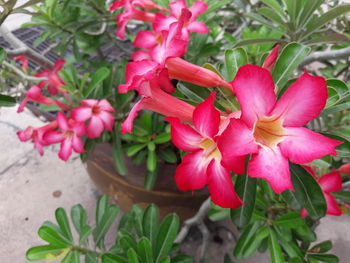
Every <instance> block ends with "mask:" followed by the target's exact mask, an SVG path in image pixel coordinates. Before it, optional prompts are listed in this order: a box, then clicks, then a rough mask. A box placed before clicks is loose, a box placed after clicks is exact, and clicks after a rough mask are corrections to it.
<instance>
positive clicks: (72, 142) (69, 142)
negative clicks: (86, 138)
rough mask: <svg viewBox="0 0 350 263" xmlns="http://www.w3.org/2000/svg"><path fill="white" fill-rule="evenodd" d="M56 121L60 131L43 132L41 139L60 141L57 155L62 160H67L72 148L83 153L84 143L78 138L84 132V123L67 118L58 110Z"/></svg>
mask: <svg viewBox="0 0 350 263" xmlns="http://www.w3.org/2000/svg"><path fill="white" fill-rule="evenodd" d="M56 121H57V124H58V128H59V129H60V130H61V131H49V132H47V133H45V135H44V138H43V139H44V141H45V142H46V143H48V144H54V143H61V149H60V152H59V153H58V157H60V158H61V159H62V160H63V161H67V160H68V159H69V157H70V156H71V154H72V150H74V151H75V152H76V153H84V152H85V150H84V145H83V142H82V141H81V139H80V138H79V137H80V136H83V135H84V134H85V126H84V123H82V122H76V121H74V120H73V119H67V117H66V116H65V115H64V114H63V113H62V112H58V114H57V117H56Z"/></svg>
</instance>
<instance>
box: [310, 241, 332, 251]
mask: <svg viewBox="0 0 350 263" xmlns="http://www.w3.org/2000/svg"><path fill="white" fill-rule="evenodd" d="M332 247H333V245H332V241H330V240H326V241H323V242H321V243H319V244H317V245H315V246H313V247H312V248H311V250H312V251H314V252H317V253H325V252H327V251H329V250H331V249H332Z"/></svg>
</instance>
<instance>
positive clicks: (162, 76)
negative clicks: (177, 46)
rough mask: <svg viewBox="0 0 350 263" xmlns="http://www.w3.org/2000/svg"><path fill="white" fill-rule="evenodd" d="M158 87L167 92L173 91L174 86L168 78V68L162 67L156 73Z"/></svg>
mask: <svg viewBox="0 0 350 263" xmlns="http://www.w3.org/2000/svg"><path fill="white" fill-rule="evenodd" d="M158 83H159V87H160V88H161V89H162V90H164V91H165V92H168V93H173V92H174V91H175V88H174V86H173V84H172V83H171V81H170V79H169V74H168V70H167V69H166V68H164V69H163V70H162V71H161V72H159V75H158Z"/></svg>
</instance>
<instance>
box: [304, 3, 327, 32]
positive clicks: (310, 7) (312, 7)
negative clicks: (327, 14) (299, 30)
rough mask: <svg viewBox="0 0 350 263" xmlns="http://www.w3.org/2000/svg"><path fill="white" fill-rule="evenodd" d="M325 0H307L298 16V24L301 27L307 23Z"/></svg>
mask: <svg viewBox="0 0 350 263" xmlns="http://www.w3.org/2000/svg"><path fill="white" fill-rule="evenodd" d="M323 2H324V0H311V1H310V0H307V1H306V3H305V5H304V6H303V11H302V12H300V15H299V17H298V25H299V26H300V27H302V26H304V24H307V22H308V21H309V19H310V18H311V17H312V14H313V13H314V12H315V11H316V10H317V9H318V8H319V7H320V6H321V4H323Z"/></svg>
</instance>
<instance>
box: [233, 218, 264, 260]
mask: <svg viewBox="0 0 350 263" xmlns="http://www.w3.org/2000/svg"><path fill="white" fill-rule="evenodd" d="M259 226H260V223H259V222H255V223H254V224H251V225H248V226H246V227H245V228H244V231H243V233H242V235H241V236H240V237H239V239H238V241H237V243H236V247H235V249H234V250H233V255H234V256H235V257H236V258H239V259H240V258H246V257H249V256H251V255H252V254H253V253H254V252H255V251H256V250H257V249H258V247H259V246H260V244H261V241H262V240H261V239H259V238H257V235H256V231H257V230H258V228H259Z"/></svg>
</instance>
